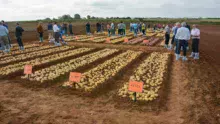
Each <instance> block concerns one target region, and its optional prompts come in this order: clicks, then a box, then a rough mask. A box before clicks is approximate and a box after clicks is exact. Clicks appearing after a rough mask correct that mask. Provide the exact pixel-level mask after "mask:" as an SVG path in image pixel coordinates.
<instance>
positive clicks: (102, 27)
mask: <svg viewBox="0 0 220 124" xmlns="http://www.w3.org/2000/svg"><path fill="white" fill-rule="evenodd" d="M104 26H105V25H104V23H102V24H101V32H104Z"/></svg>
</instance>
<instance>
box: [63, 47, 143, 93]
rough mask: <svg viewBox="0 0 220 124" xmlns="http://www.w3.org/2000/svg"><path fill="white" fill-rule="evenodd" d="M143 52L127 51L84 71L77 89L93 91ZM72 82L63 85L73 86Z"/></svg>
mask: <svg viewBox="0 0 220 124" xmlns="http://www.w3.org/2000/svg"><path fill="white" fill-rule="evenodd" d="M141 53H142V52H134V51H130V50H129V51H126V52H124V53H122V54H119V55H118V56H116V57H114V58H112V59H110V60H107V61H105V62H104V63H102V64H100V65H99V66H97V67H95V68H93V69H91V70H89V71H88V72H85V73H83V74H82V75H83V77H82V78H81V80H80V82H79V83H77V85H76V89H81V90H84V91H89V92H91V91H93V90H94V89H95V88H97V87H98V86H100V85H101V84H103V83H105V82H106V81H107V80H109V79H111V78H113V77H114V76H116V74H117V73H118V72H119V71H121V70H122V69H123V68H125V67H126V66H127V65H128V64H129V63H131V62H132V61H133V60H134V59H136V58H137V57H138V56H140V54H141ZM72 85H73V84H72V82H65V83H64V85H63V86H65V87H66V86H70V87H72Z"/></svg>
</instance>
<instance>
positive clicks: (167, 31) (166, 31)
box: [165, 24, 171, 48]
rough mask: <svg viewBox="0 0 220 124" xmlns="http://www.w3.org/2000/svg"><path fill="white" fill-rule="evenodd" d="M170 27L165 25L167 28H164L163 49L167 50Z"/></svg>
mask: <svg viewBox="0 0 220 124" xmlns="http://www.w3.org/2000/svg"><path fill="white" fill-rule="evenodd" d="M170 31H171V29H170V25H169V24H167V26H166V27H165V48H169V46H168V44H169V41H170Z"/></svg>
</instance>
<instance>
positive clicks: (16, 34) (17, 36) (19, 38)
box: [15, 23, 24, 50]
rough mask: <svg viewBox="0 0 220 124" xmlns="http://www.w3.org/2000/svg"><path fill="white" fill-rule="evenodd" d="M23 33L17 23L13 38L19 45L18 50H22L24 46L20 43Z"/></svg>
mask: <svg viewBox="0 0 220 124" xmlns="http://www.w3.org/2000/svg"><path fill="white" fill-rule="evenodd" d="M23 32H24V29H23V28H22V27H21V26H20V25H19V23H17V26H16V28H15V36H16V38H17V42H18V45H19V48H20V50H24V45H23V42H22V33H23Z"/></svg>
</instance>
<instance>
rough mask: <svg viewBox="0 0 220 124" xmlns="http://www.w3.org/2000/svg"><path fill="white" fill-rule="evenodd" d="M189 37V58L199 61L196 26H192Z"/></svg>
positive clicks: (197, 30)
mask: <svg viewBox="0 0 220 124" xmlns="http://www.w3.org/2000/svg"><path fill="white" fill-rule="evenodd" d="M191 35H192V53H191V55H190V57H191V58H194V59H199V40H200V30H199V29H198V28H197V25H195V24H194V25H193V29H192V31H191Z"/></svg>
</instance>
